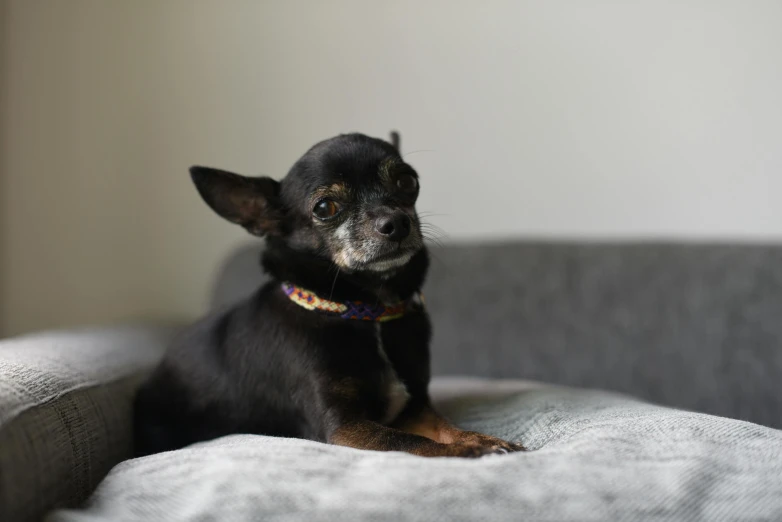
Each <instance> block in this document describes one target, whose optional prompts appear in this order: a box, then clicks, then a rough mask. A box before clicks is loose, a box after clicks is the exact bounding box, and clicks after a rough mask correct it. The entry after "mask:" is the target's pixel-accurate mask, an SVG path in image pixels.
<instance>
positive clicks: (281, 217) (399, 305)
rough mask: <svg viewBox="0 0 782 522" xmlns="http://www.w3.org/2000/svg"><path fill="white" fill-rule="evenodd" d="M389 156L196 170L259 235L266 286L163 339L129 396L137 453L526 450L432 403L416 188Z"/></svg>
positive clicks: (371, 152)
mask: <svg viewBox="0 0 782 522" xmlns="http://www.w3.org/2000/svg"><path fill="white" fill-rule="evenodd" d="M398 145H399V137H398V134H392V140H391V142H387V141H384V140H381V139H377V138H371V137H368V136H365V135H363V134H343V135H339V136H337V137H335V138H331V139H328V140H325V141H322V142H320V143H317V144H316V145H314V146H313V147H312V148H310V149H309V150H308V151H307V152H306V153H305V154H304V155H303V156H302V157H301V158H300V159H299V160H298V161H297V162H296V163H295V164H294V165H293V167H292V168H291V170H290V171H289V173H288V174H287V176H286V177H285V178H283V179H282V181H279V182H278V181H275V180H273V179H271V178H268V177H244V176H240V175H237V174H233V173H230V172H226V171H223V170H218V169H213V168H206V167H193V168H191V169H190V173H191V177H192V180H193V182H194V183H195V186H196V188H197V190H198V192H199V193H200V195H201V197H202V198H203V200H204V201H205V202H206V204H207V205H208V206H209V207H211V208H212V210H214V211H215V212H216V213H217V214H218V215H220V216H222V217H223V218H225V219H226V220H228V221H230V222H232V223H235V224H238V225H240V226H242V227H244V228H245V229H246V230H247V231H248V232H249V233H250V234H253V235H255V236H262V237H265V242H266V245H265V250H264V253H263V256H262V265H263V269H264V270H265V271H266V272H267V273H268V274H269V275H270V276H271V281H269V282H268V283H266V284H265V285H263V286H262V287H261V288H260V289H258V290H257V291H256V292H255V293H254V294H253V295H252V296H251V297H250V298H248V299H246V300H244V301H242V302H240V303H239V304H237V305H235V306H234V307H232V308H230V309H227V310H223V311H220V312H218V313H215V314H213V315H210V316H208V317H206V318H204V319H202V320H200V321H199V322H197V323H195V324H194V325H192V326H191V327H189V328H187V329H186V330H185V331H184V332H183V333H182V334H181V335H180V336H179V337H178V338H177V339H176V340H175V341H174V342H173V344H172V345H171V347H170V348H169V350H168V352H167V354H166V355H165V357H164V359H163V360H162V362H161V363H160V365H159V366H158V367H157V368H156V369H155V371H154V372H153V373H152V375H151V377H150V378H149V380H148V381H146V383H145V384H144V385H143V386H142V387H141V389H140V391H139V392H138V394H137V395H136V398H135V404H134V426H135V428H134V430H135V442H136V453H137V455H147V454H151V453H158V452H162V451H168V450H173V449H177V448H181V447H183V446H186V445H189V444H192V443H195V442H200V441H205V440H210V439H214V438H217V437H221V436H224V435H229V434H236V433H251V434H262V435H271V436H280V437H295V438H301V439H309V440H314V441H319V442H325V443H329V444H336V445H341V446H349V447H352V448H359V449H366V450H378V451H402V452H408V453H412V454H414V455H420V456H425V457H472V458H474V457H480V456H483V455H487V454H496V453H509V452H515V451H521V450H523V449H524V448H523V447H522V446H521V445H520V444H517V443H514V442H508V441H505V440H501V439H498V438H496V437H491V436H488V435H484V434H480V433H476V432H472V431H464V430H461V429H459V428H457V427H455V426H454V425H452V424H451V423H449V422H448V421H447V420H446V419H445V418H444V417H443V416H442V415H440V414H439V413H437V411H436V410H435V409H434V407H433V406H432V402H431V400H430V397H429V393H428V386H429V380H430V354H429V341H430V336H431V325H430V322H429V318H428V316H427V313H426V309H425V307H424V305H423V301H422V299H421V296H420V292H421V285H422V284H423V282H424V277H425V275H426V272H427V267H428V264H429V260H428V254H427V249H426V247H425V245H424V238H423V234H422V232H421V221H420V219H419V217H418V214H417V212H416V209H415V203H416V200H417V198H418V193H419V187H420V186H419V178H418V174H417V173H416V171H415V170H414V169H413V168H412V167H411V166H410V165H408V164H407V163H405V162H404V161H403V159H402V157H401V155H400V153H399V146H398Z"/></svg>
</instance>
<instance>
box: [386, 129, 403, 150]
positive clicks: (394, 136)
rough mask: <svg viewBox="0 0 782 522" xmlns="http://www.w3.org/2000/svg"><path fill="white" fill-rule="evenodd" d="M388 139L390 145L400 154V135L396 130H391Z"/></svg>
mask: <svg viewBox="0 0 782 522" xmlns="http://www.w3.org/2000/svg"><path fill="white" fill-rule="evenodd" d="M389 141H390V142H391V145H393V146H394V148H395V149H396V151H397V152H398V153H400V154H401V153H402V150H401V149H400V148H399V147H401V146H402V137H401V136H400V135H399V133H398V132H397V131H391V139H390V140H389Z"/></svg>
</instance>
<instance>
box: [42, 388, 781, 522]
mask: <svg viewBox="0 0 782 522" xmlns="http://www.w3.org/2000/svg"><path fill="white" fill-rule="evenodd" d="M435 388H436V390H437V389H439V391H440V393H435V395H439V396H440V397H441V400H440V404H441V408H442V409H443V411H444V412H446V413H447V414H448V415H449V416H450V417H451V418H452V419H454V420H455V421H456V422H457V423H458V424H460V425H461V426H463V427H466V428H471V429H477V430H481V431H484V432H486V433H490V434H493V435H497V436H500V437H505V438H508V439H518V440H521V441H523V442H524V443H525V444H526V445H527V447H528V448H530V449H531V450H532V451H529V452H527V453H517V454H511V455H498V456H490V457H485V458H483V459H479V460H463V459H453V458H440V459H426V458H422V457H415V456H411V455H407V454H403V453H380V452H370V451H359V450H353V449H349V448H341V447H335V446H329V445H325V444H318V443H313V442H308V441H301V440H294V439H279V438H271V437H261V436H249V435H238V436H232V437H226V438H223V439H218V440H216V441H212V442H209V443H204V444H200V445H195V446H192V447H190V448H186V449H183V450H179V451H175V452H169V453H163V454H158V455H153V456H150V457H146V458H142V459H136V460H132V461H126V462H123V463H121V464H120V465H118V466H117V467H115V468H114V469H113V470H112V472H111V474H110V475H109V476H108V477H107V479H106V480H105V481H104V482H103V483H102V484H101V485H100V487H99V488H98V490H97V492H96V493H95V494H94V496H93V497H92V499H91V500H90V502H89V503H88V505H87V507H86V509H85V510H84V511H60V512H57V513H55V514H52V516H51V517H50V518H49V519H48V520H49V522H97V521H112V522H120V521H139V522H147V521H149V520H161V521H163V520H165V521H180V520H182V521H184V520H188V521H190V520H199V521H202V520H225V521H234V520H236V521H243V520H247V521H255V520H258V521H260V520H264V521H271V520H279V521H282V520H286V521H296V520H307V521H321V520H323V521H329V520H333V521H342V520H389V521H390V520H422V521H423V520H426V521H429V520H441V521H458V520H508V521H518V520H557V521H567V520H601V521H602V520H617V521H621V520H675V521H692V520H703V521H709V522H715V521H721V520H769V521H771V520H782V432H780V431H777V430H773V429H769V428H765V427H762V426H758V425H755V424H750V423H746V422H742V421H737V420H731V419H723V418H718V417H713V416H709V415H704V414H698V413H689V412H684V411H677V410H672V409H667V408H664V407H659V406H653V405H650V404H645V403H642V402H639V401H636V400H633V399H629V398H626V397H623V396H620V395H614V394H610V393H604V392H593V391H580V390H574V389H566V388H555V387H541V386H535V385H530V384H524V383H508V382H500V383H495V384H492V383H485V382H464V381H458V380H442V381H440V382H438V383H437V384H436V386H435Z"/></svg>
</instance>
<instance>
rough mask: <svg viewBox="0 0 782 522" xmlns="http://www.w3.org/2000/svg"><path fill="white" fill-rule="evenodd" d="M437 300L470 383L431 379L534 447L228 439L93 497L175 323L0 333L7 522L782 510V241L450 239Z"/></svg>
mask: <svg viewBox="0 0 782 522" xmlns="http://www.w3.org/2000/svg"><path fill="white" fill-rule="evenodd" d="M259 248H260V247H258V246H253V247H248V248H246V249H243V250H241V251H239V252H237V253H235V255H233V256H232V257H231V258H230V259H229V260H228V261H227V263H226V264H225V266H224V267H223V270H222V271H221V274H220V276H219V278H218V282H217V284H216V285H215V292H214V306H215V307H218V306H223V305H225V304H227V303H230V302H233V301H235V300H237V299H240V298H242V297H243V296H245V295H247V294H248V293H250V292H252V290H253V289H254V288H255V287H256V286H257V285H258V284H259V283H260V282H261V280H262V276H261V274H260V272H259V270H258V256H259ZM425 296H426V302H427V307H428V309H429V312H430V314H431V316H432V318H433V321H434V324H435V334H434V346H433V352H434V355H433V357H434V371H435V373H436V374H437V375H439V376H444V375H462V376H471V377H472V378H456V379H454V378H445V377H438V378H437V379H436V380H435V383H434V384H433V393H434V395H435V397H436V398H437V401H438V403H439V405H440V407H441V408H442V409H443V410H444V412H445V413H446V414H447V415H449V416H450V417H451V418H453V419H454V420H455V421H456V422H457V423H458V424H460V425H463V426H465V427H468V428H473V429H479V430H483V431H485V432H487V433H492V434H495V435H498V436H502V437H506V438H511V439H519V440H522V441H523V442H524V443H525V445H527V447H529V448H530V449H531V450H532V451H530V452H527V453H521V454H514V455H508V456H497V457H487V458H484V459H480V460H478V461H466V460H458V459H429V460H427V459H421V458H418V457H414V456H410V455H405V454H397V453H385V454H383V453H375V452H367V451H358V450H353V449H348V448H339V447H333V446H327V445H323V444H317V443H312V442H307V441H299V440H290V439H275V438H270V437H261V436H252V435H237V436H234V437H227V438H223V439H219V440H216V441H212V442H209V443H205V444H200V445H196V446H193V447H190V448H186V449H184V450H180V451H176V452H171V453H165V454H160V455H154V456H151V457H147V458H144V459H136V460H130V461H125V462H122V463H121V464H119V465H117V466H115V467H114V468H113V469H112V470H111V472H110V473H109V475H108V476H107V477H106V478H105V479H104V480H103V481H102V482H101V483H100V486H99V487H98V488H97V490H96V491H95V492H94V493H92V491H93V489H94V488H95V486H96V485H98V482H99V481H101V479H103V477H104V476H105V475H106V473H108V472H109V470H110V469H111V468H112V466H114V465H115V464H117V463H119V462H120V461H122V460H123V459H125V458H127V457H128V456H129V455H130V449H131V441H130V432H131V429H130V415H129V412H130V397H131V396H132V393H133V390H134V389H135V387H136V386H137V384H138V382H139V380H140V379H141V378H143V375H144V374H145V373H146V372H148V371H149V369H150V368H151V367H152V366H153V365H154V363H155V361H156V360H157V359H158V358H159V356H160V354H161V352H162V350H163V349H164V348H165V346H166V344H167V343H168V342H169V340H170V338H171V336H172V335H174V334H175V331H176V328H175V327H164V326H159V327H154V328H151V327H149V326H142V325H136V326H126V327H122V328H107V329H101V330H84V331H77V332H59V333H58V332H54V333H44V334H38V335H34V336H28V337H23V338H19V339H15V340H6V341H3V342H2V343H0V520H2V521H6V520H10V521H15V520H37V519H39V518H40V517H41V516H42V515H43V514H44V513H46V512H47V511H50V510H51V509H52V508H76V507H81V509H59V510H57V511H54V512H51V513H50V515H49V520H51V521H88V520H89V521H97V520H101V521H103V520H112V521H114V520H138V521H142V520H143V521H147V520H302V519H308V520H344V519H346V518H347V519H372V520H398V519H410V520H470V519H492V520H782V432H780V431H778V429H775V428H782V247H771V246H752V245H721V246H720V245H685V244H621V245H616V244H615V245H608V244H605V245H597V244H565V243H529V242H526V243H515V244H493V245H480V246H478V245H462V246H449V247H446V248H442V249H436V250H434V251H433V262H432V269H431V275H430V278H429V280H428V283H427V285H426V288H425ZM488 378H491V380H489V379H488ZM542 383H546V384H542ZM598 390H603V391H598ZM631 396H634V397H635V398H633V397H631ZM747 421H749V422H747ZM90 493H92V495H91V497H90V499H89V501H88V502H87V503H86V504H84V505H82V503H83V502H84V501H85V499H86V498H87V497H88V496H89V495H90Z"/></svg>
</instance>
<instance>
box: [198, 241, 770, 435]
mask: <svg viewBox="0 0 782 522" xmlns="http://www.w3.org/2000/svg"><path fill="white" fill-rule="evenodd" d="M260 251H261V246H259V245H255V246H250V247H247V248H245V249H242V250H240V251H238V252H237V253H236V254H235V255H234V256H232V257H231V258H230V259H229V261H228V262H227V263H226V265H225V266H224V268H223V271H222V273H221V275H220V277H219V279H218V282H217V285H216V287H215V291H214V299H213V303H214V304H215V305H216V306H217V305H222V304H225V303H229V302H233V301H236V300H237V299H239V298H241V297H244V296H246V295H248V294H249V293H251V292H252V291H253V290H254V289H255V288H257V286H258V285H259V284H260V282H261V281H262V278H263V276H262V274H261V273H260V268H259V262H258V260H259V257H260ZM424 294H425V296H426V303H427V308H428V310H429V313H430V315H431V317H432V321H433V323H434V338H433V346H432V357H433V362H432V364H433V371H434V372H435V374H438V375H464V374H466V375H474V376H481V377H498V378H526V379H534V380H538V381H543V382H552V383H558V384H565V385H568V386H576V387H589V388H599V389H609V390H614V391H619V392H623V393H629V394H632V395H635V396H639V397H643V398H645V399H648V400H651V401H653V402H658V403H662V404H666V405H671V406H676V407H680V408H685V409H690V410H696V411H702V412H707V413H713V414H716V415H721V416H727V417H732V418H736V419H744V420H750V421H752V422H756V423H759V424H763V425H766V426H772V427H782V320H780V317H782V247H780V246H760V245H695V244H629V243H628V244H577V243H530V242H528V243H525V242H518V243H509V244H487V245H474V244H473V245H452V246H447V247H445V248H435V249H432V264H431V269H430V273H429V278H428V280H427V283H426V286H425V287H424Z"/></svg>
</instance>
